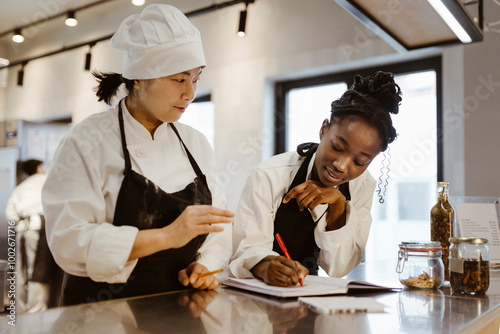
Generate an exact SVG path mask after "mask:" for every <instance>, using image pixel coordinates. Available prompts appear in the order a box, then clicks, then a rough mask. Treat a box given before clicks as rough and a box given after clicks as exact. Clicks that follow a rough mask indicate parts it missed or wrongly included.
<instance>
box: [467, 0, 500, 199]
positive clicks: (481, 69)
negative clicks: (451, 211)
mask: <svg viewBox="0 0 500 334" xmlns="http://www.w3.org/2000/svg"><path fill="white" fill-rule="evenodd" d="M484 5H485V11H484V12H485V15H486V18H487V19H488V22H490V23H494V22H495V21H496V23H498V22H499V20H500V1H485V2H484ZM499 45H500V29H498V25H497V26H496V29H495V26H491V27H490V29H489V31H488V32H486V33H485V39H484V42H482V43H480V44H478V45H476V46H474V47H466V48H464V100H463V105H464V118H465V122H464V123H465V173H466V175H467V177H466V178H465V192H466V193H467V195H470V196H496V197H498V196H500V177H499V176H498V171H499V170H500V168H499V167H500V131H499V128H500V57H499V55H498V46H499Z"/></svg>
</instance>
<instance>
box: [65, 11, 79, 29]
mask: <svg viewBox="0 0 500 334" xmlns="http://www.w3.org/2000/svg"><path fill="white" fill-rule="evenodd" d="M64 24H66V25H67V26H68V27H76V26H77V25H78V20H77V19H76V16H75V11H74V10H70V11H69V12H68V17H67V18H66V20H65V21H64Z"/></svg>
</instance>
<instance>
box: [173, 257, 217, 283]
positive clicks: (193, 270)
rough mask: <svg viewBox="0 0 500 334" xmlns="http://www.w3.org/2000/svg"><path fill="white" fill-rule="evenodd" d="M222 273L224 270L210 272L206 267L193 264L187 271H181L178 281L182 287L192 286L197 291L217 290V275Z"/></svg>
mask: <svg viewBox="0 0 500 334" xmlns="http://www.w3.org/2000/svg"><path fill="white" fill-rule="evenodd" d="M220 272H222V269H219V270H215V271H208V269H207V267H205V266H204V265H202V264H200V263H198V262H193V263H191V264H190V265H189V266H188V267H187V268H186V269H183V270H181V271H179V274H178V279H179V282H181V284H182V285H184V286H189V285H191V286H192V287H193V288H195V289H200V290H203V289H215V288H216V287H218V286H219V281H218V280H217V278H216V277H215V274H217V273H220Z"/></svg>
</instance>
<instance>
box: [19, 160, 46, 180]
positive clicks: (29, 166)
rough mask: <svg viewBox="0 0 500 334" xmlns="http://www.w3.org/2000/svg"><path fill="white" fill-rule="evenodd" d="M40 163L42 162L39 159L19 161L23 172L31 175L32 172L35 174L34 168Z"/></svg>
mask: <svg viewBox="0 0 500 334" xmlns="http://www.w3.org/2000/svg"><path fill="white" fill-rule="evenodd" d="M42 164H43V161H41V160H37V159H29V160H26V161H23V162H22V163H21V169H22V170H23V172H25V173H26V174H28V175H29V176H31V175H33V174H36V170H37V168H38V166H40V165H42Z"/></svg>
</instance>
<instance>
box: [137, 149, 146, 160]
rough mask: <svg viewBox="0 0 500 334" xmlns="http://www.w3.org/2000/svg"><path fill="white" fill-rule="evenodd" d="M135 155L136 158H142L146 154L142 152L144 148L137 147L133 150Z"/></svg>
mask: <svg viewBox="0 0 500 334" xmlns="http://www.w3.org/2000/svg"><path fill="white" fill-rule="evenodd" d="M135 155H136V156H137V157H138V158H144V157H145V156H146V153H145V152H144V150H142V149H140V148H138V149H137V150H135Z"/></svg>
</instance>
